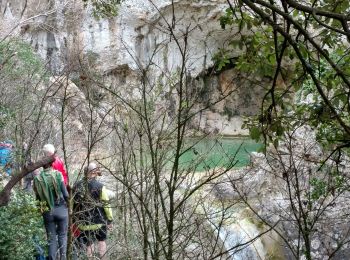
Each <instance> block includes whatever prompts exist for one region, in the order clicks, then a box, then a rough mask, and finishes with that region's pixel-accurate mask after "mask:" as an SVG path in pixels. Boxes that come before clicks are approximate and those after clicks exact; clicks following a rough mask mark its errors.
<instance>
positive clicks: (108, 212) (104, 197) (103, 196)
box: [100, 186, 113, 225]
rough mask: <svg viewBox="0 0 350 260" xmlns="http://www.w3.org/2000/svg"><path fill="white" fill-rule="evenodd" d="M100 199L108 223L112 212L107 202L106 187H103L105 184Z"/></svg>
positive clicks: (110, 220) (111, 218)
mask: <svg viewBox="0 0 350 260" xmlns="http://www.w3.org/2000/svg"><path fill="white" fill-rule="evenodd" d="M100 199H101V201H102V203H103V209H104V211H105V213H106V217H107V224H108V225H109V224H111V223H112V221H113V213H112V208H111V206H110V204H109V198H108V193H107V189H106V188H105V186H103V187H102V190H101V196H100Z"/></svg>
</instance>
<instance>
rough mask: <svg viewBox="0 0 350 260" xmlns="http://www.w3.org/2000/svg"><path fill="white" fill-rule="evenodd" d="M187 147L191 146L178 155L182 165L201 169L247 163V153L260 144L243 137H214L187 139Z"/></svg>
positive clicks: (240, 165)
mask: <svg viewBox="0 0 350 260" xmlns="http://www.w3.org/2000/svg"><path fill="white" fill-rule="evenodd" d="M186 145H187V147H190V146H193V147H192V148H190V149H189V150H188V151H186V152H185V153H184V154H183V155H182V156H181V157H180V163H181V165H182V166H183V167H188V166H191V167H194V168H195V170H196V171H203V170H206V169H212V168H215V167H225V168H227V167H232V166H233V165H234V167H242V166H246V165H248V164H249V162H250V159H249V154H250V153H251V152H254V151H258V150H259V149H260V148H261V147H262V145H261V144H259V143H256V142H255V141H253V140H251V139H249V138H245V137H239V138H232V137H230V138H228V137H220V138H215V139H203V140H200V139H189V140H187V141H186Z"/></svg>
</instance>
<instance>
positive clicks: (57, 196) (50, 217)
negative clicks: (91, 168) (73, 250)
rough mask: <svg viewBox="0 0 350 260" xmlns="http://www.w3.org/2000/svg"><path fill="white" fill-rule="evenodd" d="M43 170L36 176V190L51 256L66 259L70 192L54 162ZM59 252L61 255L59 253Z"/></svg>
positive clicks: (51, 257)
mask: <svg viewBox="0 0 350 260" xmlns="http://www.w3.org/2000/svg"><path fill="white" fill-rule="evenodd" d="M43 168H44V169H43V171H42V172H41V173H40V174H39V175H38V176H36V177H35V178H34V192H35V195H36V197H37V199H38V200H39V201H41V202H45V203H46V206H45V208H43V207H42V205H41V211H42V215H43V218H44V225H45V229H46V234H47V239H48V244H49V258H48V259H50V260H55V259H61V260H63V259H66V250H67V231H68V208H67V202H68V192H67V189H66V186H65V185H64V182H63V179H62V174H61V173H60V172H58V171H56V170H54V169H53V168H52V163H49V164H46V165H44V166H43ZM57 253H59V257H60V258H59V257H58V255H57Z"/></svg>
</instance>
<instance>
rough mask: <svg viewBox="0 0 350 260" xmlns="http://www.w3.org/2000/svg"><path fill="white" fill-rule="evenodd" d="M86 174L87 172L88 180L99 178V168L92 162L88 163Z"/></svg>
mask: <svg viewBox="0 0 350 260" xmlns="http://www.w3.org/2000/svg"><path fill="white" fill-rule="evenodd" d="M86 172H87V176H88V177H89V178H93V177H96V176H101V171H100V168H99V167H98V166H97V164H96V163H94V162H91V163H89V165H88V166H87V168H86Z"/></svg>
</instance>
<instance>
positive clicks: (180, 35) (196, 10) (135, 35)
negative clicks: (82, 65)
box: [0, 0, 261, 134]
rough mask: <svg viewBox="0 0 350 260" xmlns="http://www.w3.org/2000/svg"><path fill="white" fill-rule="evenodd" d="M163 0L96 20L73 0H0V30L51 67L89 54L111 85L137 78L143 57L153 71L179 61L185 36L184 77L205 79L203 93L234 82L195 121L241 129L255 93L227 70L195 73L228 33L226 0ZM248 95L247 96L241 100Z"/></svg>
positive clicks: (126, 6)
mask: <svg viewBox="0 0 350 260" xmlns="http://www.w3.org/2000/svg"><path fill="white" fill-rule="evenodd" d="M171 2H172V1H170V0H153V1H144V0H126V1H125V2H123V4H122V5H121V7H120V10H119V14H118V16H117V17H115V18H111V19H100V20H96V19H95V18H94V17H92V16H91V10H90V9H89V7H88V8H84V7H83V5H82V2H81V1H59V0H40V1H39V0H25V1H24V0H2V1H0V22H1V23H0V32H1V35H0V37H1V38H4V37H6V36H7V35H11V37H13V36H15V35H17V36H19V37H21V38H24V39H25V40H26V41H28V42H30V43H31V44H32V46H33V47H34V49H35V50H36V51H37V52H38V53H39V54H40V56H41V57H42V58H44V59H45V60H46V61H47V62H48V65H49V67H50V69H51V70H52V71H53V72H54V73H56V74H58V73H61V72H62V71H64V70H65V68H66V66H67V64H68V66H69V67H70V69H73V71H74V66H75V65H74V64H76V63H77V61H79V60H82V59H84V57H88V58H91V59H93V66H94V69H97V70H99V71H102V73H103V74H104V75H106V76H107V77H109V79H108V80H109V81H110V82H113V83H115V84H118V87H119V88H128V86H129V85H130V84H132V83H133V81H135V80H136V79H137V71H138V69H140V68H141V67H145V66H147V65H148V63H149V62H150V60H151V59H152V63H153V64H156V65H157V68H158V69H156V70H153V71H152V72H151V73H152V74H153V76H154V77H158V76H160V75H162V74H163V73H169V72H171V71H175V70H176V68H177V67H178V66H179V65H180V63H181V59H179V55H180V52H179V50H178V46H177V44H179V42H180V44H182V43H183V42H184V41H185V39H186V41H187V42H188V47H187V50H186V51H187V54H188V56H187V57H188V58H187V70H188V74H189V77H192V78H194V79H195V78H196V79H198V81H199V83H198V82H197V83H196V84H200V85H203V84H208V82H210V85H211V87H209V88H208V91H209V92H208V93H207V95H212V96H215V95H216V92H218V91H222V90H225V89H227V88H237V89H240V90H239V91H237V94H233V96H232V98H230V99H228V100H227V101H225V102H220V103H219V104H217V105H215V106H214V107H213V108H211V112H208V113H204V114H202V115H201V116H200V118H197V121H198V123H199V125H200V126H201V127H203V128H208V129H213V128H215V130H217V131H223V133H224V134H245V132H244V131H242V130H241V129H240V126H241V121H242V120H241V116H242V115H251V114H254V113H256V111H257V104H256V103H257V100H258V99H257V98H255V96H254V95H255V94H257V95H258V96H260V95H261V94H259V93H254V92H252V91H251V88H252V87H251V86H250V87H247V88H242V87H241V86H238V85H241V83H240V80H238V81H235V80H234V78H236V77H237V73H236V72H235V71H234V70H228V71H225V72H223V73H222V74H220V75H214V76H208V75H207V76H205V77H204V76H203V72H204V71H206V70H207V69H208V68H210V67H212V66H213V61H212V56H213V54H215V53H216V52H217V51H218V49H219V48H222V47H224V44H225V43H226V42H227V40H228V39H231V38H232V37H233V35H234V33H235V31H234V30H222V29H221V28H220V24H219V17H220V15H221V14H222V12H223V11H224V10H225V9H226V8H227V4H226V1H224V0H176V1H174V5H172V4H171ZM169 27H170V28H172V30H173V35H171V34H170V33H169ZM185 34H188V35H187V36H186V37H185V36H184V35H185ZM174 36H175V37H176V38H177V39H178V40H179V42H177V41H176V40H175V39H174ZM234 55H237V56H238V55H239V53H236V54H234ZM242 85H246V84H242ZM249 95H250V96H251V97H250V98H249V99H250V101H252V102H250V101H249V100H248V102H242V100H245V99H246V98H248V96H249ZM242 96H244V97H246V98H244V99H242ZM208 98H210V97H208ZM220 125H222V127H220ZM214 126H215V127H214ZM218 126H219V127H218Z"/></svg>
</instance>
